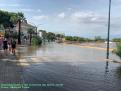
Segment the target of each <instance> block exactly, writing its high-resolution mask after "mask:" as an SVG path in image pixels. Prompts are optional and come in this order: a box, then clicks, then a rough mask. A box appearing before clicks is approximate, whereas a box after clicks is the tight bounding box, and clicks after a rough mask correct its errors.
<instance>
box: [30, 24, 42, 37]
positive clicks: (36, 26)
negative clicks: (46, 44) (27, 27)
mask: <svg viewBox="0 0 121 91" xmlns="http://www.w3.org/2000/svg"><path fill="white" fill-rule="evenodd" d="M29 23H30V24H32V25H34V26H35V28H36V35H37V32H38V31H37V28H38V26H40V25H42V24H38V25H36V24H34V23H31V22H29Z"/></svg>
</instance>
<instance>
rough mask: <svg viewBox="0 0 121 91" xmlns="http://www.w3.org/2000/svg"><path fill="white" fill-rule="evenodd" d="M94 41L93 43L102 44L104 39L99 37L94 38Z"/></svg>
mask: <svg viewBox="0 0 121 91" xmlns="http://www.w3.org/2000/svg"><path fill="white" fill-rule="evenodd" d="M94 41H95V42H104V41H105V39H103V38H101V37H100V36H95V39H94Z"/></svg>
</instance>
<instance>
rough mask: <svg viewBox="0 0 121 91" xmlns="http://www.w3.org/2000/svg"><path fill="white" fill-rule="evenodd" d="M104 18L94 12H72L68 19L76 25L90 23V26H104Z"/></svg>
mask: <svg viewBox="0 0 121 91" xmlns="http://www.w3.org/2000/svg"><path fill="white" fill-rule="evenodd" d="M105 18H106V17H105V16H101V15H99V14H97V13H94V12H91V11H89V12H81V11H78V12H74V13H72V14H71V16H70V19H71V20H72V21H74V22H76V23H88V24H89V23H90V24H91V23H92V24H104V23H105V22H106V19H105Z"/></svg>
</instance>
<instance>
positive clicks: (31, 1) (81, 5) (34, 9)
mask: <svg viewBox="0 0 121 91" xmlns="http://www.w3.org/2000/svg"><path fill="white" fill-rule="evenodd" d="M108 3H109V0H0V9H2V10H7V11H14V12H18V11H21V12H23V13H24V14H25V17H26V18H27V20H28V22H29V23H31V24H36V25H38V27H39V28H42V29H46V30H47V31H51V32H56V33H65V34H66V35H73V36H82V37H95V36H102V37H106V35H107V22H108ZM40 24H41V25H40ZM120 36H121V0H112V11H111V37H120Z"/></svg>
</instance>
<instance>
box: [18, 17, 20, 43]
mask: <svg viewBox="0 0 121 91" xmlns="http://www.w3.org/2000/svg"><path fill="white" fill-rule="evenodd" d="M18 24H19V27H18V44H21V19H19V21H18Z"/></svg>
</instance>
